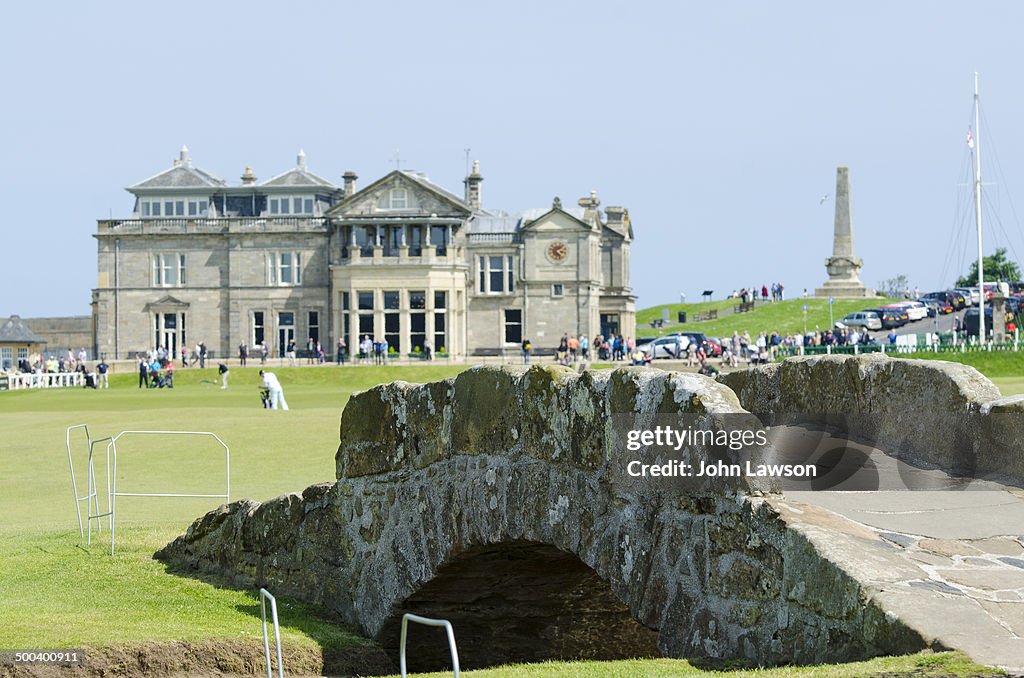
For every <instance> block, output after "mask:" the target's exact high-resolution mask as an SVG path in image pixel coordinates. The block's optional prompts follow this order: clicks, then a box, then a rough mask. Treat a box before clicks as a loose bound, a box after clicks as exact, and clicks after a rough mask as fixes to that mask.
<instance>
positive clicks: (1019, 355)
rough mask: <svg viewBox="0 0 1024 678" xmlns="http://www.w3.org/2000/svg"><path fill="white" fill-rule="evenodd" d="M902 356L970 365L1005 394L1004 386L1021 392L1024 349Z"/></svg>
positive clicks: (1023, 375)
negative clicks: (993, 382)
mask: <svg viewBox="0 0 1024 678" xmlns="http://www.w3.org/2000/svg"><path fill="white" fill-rule="evenodd" d="M899 357H901V358H919V359H921V360H946V361H949V362H954V363H961V364H963V365H970V366H971V367H973V368H975V369H976V370H978V371H979V372H981V373H982V374H984V375H985V376H986V377H988V378H989V379H992V380H994V381H996V383H997V384H1000V389H1003V393H1004V395H1010V393H1008V392H1007V391H1006V390H1005V389H1004V388H1003V386H1002V384H1006V387H1007V388H1010V389H1011V390H1014V392H1015V393H1018V392H1020V391H1019V390H1015V389H1019V388H1020V387H1019V385H1017V384H1016V382H1017V381H1020V380H1022V379H1024V351H1018V352H1014V351H974V352H971V353H957V352H955V351H950V352H944V353H935V352H933V351H919V352H917V353H907V354H900V355H899Z"/></svg>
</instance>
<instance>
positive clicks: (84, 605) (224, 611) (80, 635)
mask: <svg viewBox="0 0 1024 678" xmlns="http://www.w3.org/2000/svg"><path fill="white" fill-rule="evenodd" d="M174 536H176V530H174V529H168V528H166V527H158V528H132V529H128V530H125V531H124V532H122V533H121V534H120V536H119V538H118V547H117V552H116V554H115V555H114V556H111V555H110V553H109V551H108V550H107V549H108V544H107V543H106V542H105V541H104V540H103V539H99V540H96V541H94V542H93V544H92V545H91V546H89V545H87V544H85V543H83V542H81V540H79V539H77V534H75V535H74V537H70V535H69V533H68V532H67V531H62V532H42V533H35V532H32V533H28V532H21V533H17V534H13V533H7V534H5V535H3V536H0V553H2V554H3V555H2V556H0V599H2V600H3V601H4V606H5V609H4V622H3V624H2V625H0V648H61V647H81V646H92V647H102V646H106V645H110V644H125V643H132V642H140V643H141V642H150V641H166V640H177V641H199V640H203V639H207V638H237V639H245V638H260V637H261V633H262V631H261V628H260V625H259V623H258V619H259V616H260V602H259V599H258V598H257V596H256V595H255V593H254V592H252V591H240V590H237V589H232V588H225V587H218V586H214V585H212V584H210V583H207V582H205V581H202V580H199V579H194V578H191V577H178V576H172V575H169V574H168V573H167V571H166V569H165V566H164V565H163V564H162V563H160V562H158V561H155V560H153V558H152V555H153V551H154V545H158V544H163V543H166V542H168V541H170V540H171V539H172V538H173V537H174ZM278 613H279V617H280V620H281V623H282V643H283V644H288V645H289V646H293V645H294V646H304V647H316V646H319V647H321V648H324V649H341V648H345V647H349V646H352V645H365V644H367V643H368V642H369V641H367V640H366V639H365V638H363V637H362V636H360V635H358V634H356V633H354V632H352V631H351V630H349V629H347V628H345V627H344V626H342V625H339V624H337V623H334V622H333V621H332V620H330V619H328V618H326V617H324V616H322V613H321V612H320V611H319V610H317V609H316V608H315V607H313V606H310V605H306V604H304V603H300V602H297V601H294V600H290V599H286V598H280V599H279V600H278Z"/></svg>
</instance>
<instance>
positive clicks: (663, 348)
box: [640, 335, 690, 360]
mask: <svg viewBox="0 0 1024 678" xmlns="http://www.w3.org/2000/svg"><path fill="white" fill-rule="evenodd" d="M677 342H678V343H677ZM689 344H690V340H689V338H687V337H685V336H682V335H679V336H676V335H672V336H668V337H658V338H657V339H655V340H654V341H652V342H649V343H647V344H644V345H643V346H641V347H640V350H641V351H643V352H644V353H646V354H648V355H650V356H651V358H652V359H658V358H669V359H671V360H674V359H677V358H681V357H683V356H685V355H686V347H687V346H689Z"/></svg>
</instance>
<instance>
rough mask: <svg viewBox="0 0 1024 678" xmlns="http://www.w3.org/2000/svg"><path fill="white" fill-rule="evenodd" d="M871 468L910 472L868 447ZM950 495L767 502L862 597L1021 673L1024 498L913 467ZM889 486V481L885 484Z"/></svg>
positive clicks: (805, 495) (832, 495)
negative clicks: (835, 566) (854, 585)
mask: <svg viewBox="0 0 1024 678" xmlns="http://www.w3.org/2000/svg"><path fill="white" fill-rule="evenodd" d="M864 449H868V452H869V454H870V459H871V462H872V467H873V468H874V469H882V470H883V471H882V475H883V477H884V475H885V474H886V473H892V472H894V471H895V472H897V473H906V469H902V468H900V467H899V465H902V462H900V461H898V460H895V459H893V458H891V457H889V456H887V455H885V454H884V453H882V452H880V451H878V450H870V449H869V448H864ZM911 475H912V476H913V477H914V478H915V479H916V480H915V482H918V483H919V485H918V486H919V487H943V486H945V487H948V488H949V489H947V490H921V491H913V490H904V491H900V490H881V491H874V492H871V491H853V492H843V491H820V492H813V491H787V492H785V494H784V496H783V497H782V498H781V499H779V498H773V499H770V500H768V501H769V502H770V503H771V504H772V505H773V506H774V507H775V508H776V510H777V511H778V512H779V514H780V516H781V517H782V518H783V519H784V520H785V521H786V522H787V523H788V524H789V526H790V527H791V528H793V529H796V530H798V531H799V532H800V533H802V534H803V535H805V536H806V537H807V538H808V539H809V540H810V541H811V542H812V543H814V545H815V547H816V548H817V549H818V550H819V551H820V552H821V554H822V555H823V556H824V557H826V558H829V559H830V560H832V561H833V562H835V563H836V564H838V565H839V566H841V567H842V568H843V569H844V570H846V571H847V572H848V573H849V574H850V575H851V576H854V577H856V579H857V580H858V581H860V582H861V585H862V586H863V589H864V591H865V593H866V594H867V595H868V596H869V597H870V598H871V599H872V600H874V601H875V602H876V603H877V604H878V605H879V606H881V607H882V609H884V610H885V611H886V612H887V613H889V614H893V615H895V616H897V617H898V618H899V619H900V620H902V621H903V622H904V623H906V624H907V625H908V626H910V627H911V628H913V629H915V630H917V631H918V632H919V633H920V634H921V635H922V636H923V637H924V638H925V639H926V641H928V642H930V643H932V644H933V645H935V646H936V647H945V648H951V649H957V650H961V651H963V652H965V653H966V654H967V655H968V656H970V657H971V658H972V659H973V660H974V661H977V662H979V663H983V664H989V665H993V666H999V667H1001V668H1004V669H1006V670H1009V671H1013V672H1024V496H1022V492H1021V491H1020V489H1019V488H1014V487H1010V486H1003V485H1000V484H998V483H995V482H991V481H987V480H964V479H957V478H952V477H951V476H949V475H948V474H945V473H943V472H942V471H940V470H937V469H934V470H932V469H920V468H915V469H913V471H912V473H911ZM883 486H884V483H883Z"/></svg>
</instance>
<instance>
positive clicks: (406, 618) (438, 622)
mask: <svg viewBox="0 0 1024 678" xmlns="http://www.w3.org/2000/svg"><path fill="white" fill-rule="evenodd" d="M409 622H415V623H417V624H423V625H424V626H440V627H444V630H445V632H446V633H447V634H448V649H449V650H451V653H452V669H453V670H454V671H455V678H459V650H458V648H457V647H456V646H455V630H454V629H452V623H451V622H450V621H448V620H447V619H430V618H429V617H420V616H418V615H415V614H409V613H408V612H407V613H405V614H403V615H402V636H401V640H400V641H399V643H398V666H399V669H400V670H401V672H402V678H405V676H406V671H405V639H406V635H407V634H408V627H409Z"/></svg>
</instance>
